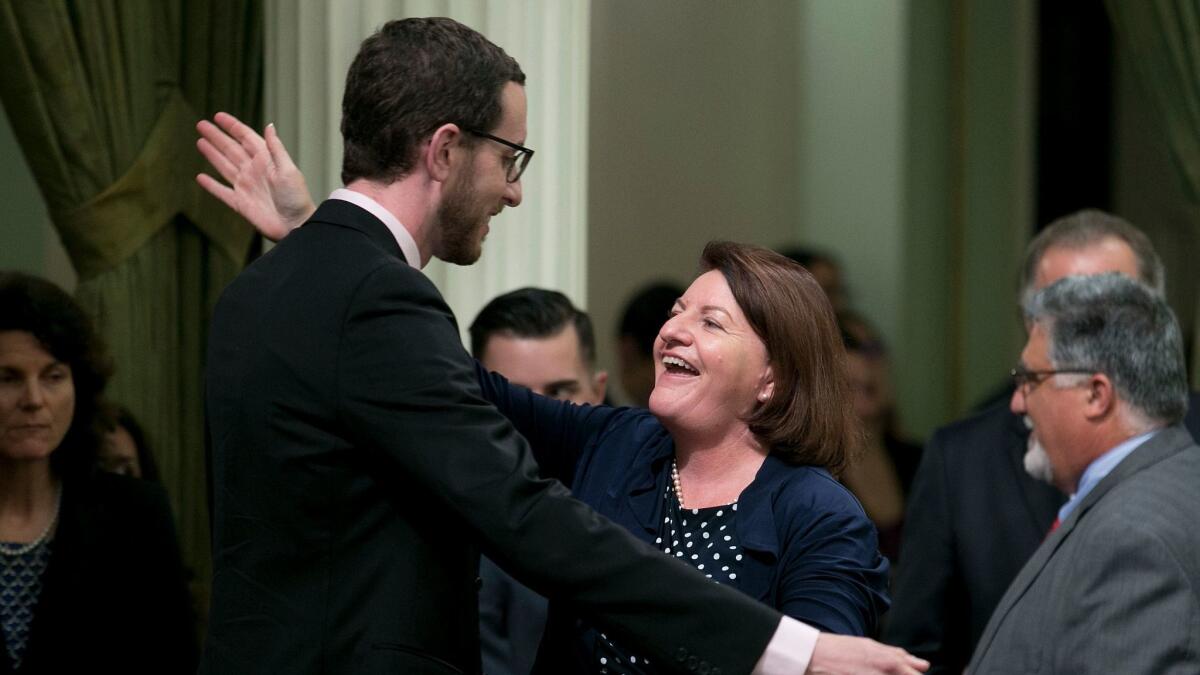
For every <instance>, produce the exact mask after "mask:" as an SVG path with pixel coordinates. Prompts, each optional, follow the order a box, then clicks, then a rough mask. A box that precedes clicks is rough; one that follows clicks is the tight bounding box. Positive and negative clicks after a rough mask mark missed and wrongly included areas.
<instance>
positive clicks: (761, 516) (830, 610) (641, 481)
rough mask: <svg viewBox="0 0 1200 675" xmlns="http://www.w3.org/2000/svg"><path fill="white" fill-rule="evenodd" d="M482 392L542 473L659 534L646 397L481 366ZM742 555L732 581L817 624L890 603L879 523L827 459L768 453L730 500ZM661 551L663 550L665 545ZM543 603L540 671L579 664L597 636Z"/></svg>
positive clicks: (873, 614)
mask: <svg viewBox="0 0 1200 675" xmlns="http://www.w3.org/2000/svg"><path fill="white" fill-rule="evenodd" d="M478 372H479V377H480V383H481V384H482V385H483V392H484V396H485V397H486V398H487V399H488V400H490V401H492V402H494V403H495V404H496V406H497V407H498V408H499V409H500V411H501V412H503V413H504V414H505V415H506V416H507V417H508V418H509V419H510V420H512V422H513V424H514V425H516V427H517V430H518V431H520V432H521V434H522V435H523V436H525V437H526V438H528V439H529V442H530V444H531V445H532V447H533V449H534V453H535V456H536V457H537V459H538V462H539V464H540V465H541V467H542V473H543V475H552V476H555V477H558V478H561V479H562V480H563V481H565V482H567V483H568V484H569V485H570V486H571V491H572V492H573V493H574V494H575V495H576V496H578V497H579V499H581V500H583V501H584V502H586V503H587V504H589V505H591V506H592V507H594V508H595V509H596V510H597V511H599V512H600V513H601V514H603V515H605V516H607V517H609V518H612V519H613V521H614V522H616V523H618V524H620V525H622V526H624V527H625V528H627V529H628V530H629V531H630V532H632V533H633V534H634V536H636V537H637V538H639V539H641V540H642V541H644V542H646V543H647V544H650V543H653V542H654V541H655V537H656V536H658V535H659V534H660V532H659V524H660V523H662V519H663V516H664V509H665V500H664V499H663V495H664V494H666V489H667V481H668V480H670V473H671V458H672V457H674V456H675V442H674V440H673V439H672V438H671V435H670V434H669V433H667V430H666V429H665V428H663V426H662V424H660V423H659V421H658V420H657V419H656V418H655V417H654V415H653V414H651V413H650V411H648V410H645V409H642V408H610V407H608V406H577V405H572V404H570V403H565V402H563V401H557V400H554V399H549V398H545V397H543V396H537V395H535V394H533V393H532V392H530V391H529V390H528V389H525V388H523V387H517V386H513V385H510V384H508V382H507V381H506V380H505V379H504V378H503V377H501V376H499V375H496V374H494V373H488V372H487V371H486V370H484V369H483V367H482V366H480V367H479V370H478ZM736 508H737V509H738V511H737V523H736V528H737V536H738V540H739V542H740V544H741V547H742V554H744V558H743V559H742V561H741V569H739V570H738V576H737V579H736V580H731V581H730V582H728V585H729V586H731V587H734V588H737V589H738V590H740V591H741V592H743V593H745V594H747V595H749V596H750V597H752V598H755V599H757V600H758V601H759V602H761V603H763V604H765V605H768V606H771V607H775V608H776V609H779V610H780V611H781V612H783V613H784V614H787V615H789V616H792V617H795V618H797V619H799V620H801V621H804V622H805V623H808V624H809V625H811V626H814V627H816V628H819V629H821V630H824V631H829V632H833V633H842V634H847V635H868V634H870V632H871V631H872V630H873V628H874V626H875V622H876V620H877V619H878V618H879V615H880V613H882V612H883V611H884V610H885V609H887V606H888V597H887V581H888V564H887V560H886V559H885V558H884V557H883V556H881V555H879V552H878V550H877V548H876V540H875V527H874V526H873V525H872V523H871V521H870V520H869V519H868V518H867V516H866V513H865V512H863V509H862V507H861V506H860V505H859V504H858V502H857V500H855V499H854V497H853V495H851V494H850V491H849V490H847V489H846V488H845V487H844V486H842V484H840V483H838V482H837V481H836V480H834V479H833V477H832V476H831V475H830V474H829V472H828V471H825V470H824V469H820V468H817V467H812V466H796V465H792V464H788V463H786V462H784V461H783V460H781V459H780V458H779V457H777V456H774V455H771V456H768V457H767V459H766V461H764V462H763V465H762V467H761V468H760V469H759V471H758V473H757V474H756V475H755V477H754V480H753V481H752V482H751V483H750V485H749V486H747V487H746V489H745V490H744V491H743V492H742V494H741V496H740V497H739V498H738V503H737V507H736ZM664 557H666V556H665V555H664ZM576 624H577V621H576V617H574V616H572V612H570V611H569V610H568V609H566V608H564V607H563V606H562V604H561V603H555V602H552V603H551V613H550V619H549V620H548V622H547V628H546V638H545V640H544V641H543V646H542V649H541V652H540V654H539V655H538V668H537V670H536V672H539V673H553V674H557V673H568V672H583V670H584V668H585V667H586V668H587V669H588V670H590V668H591V666H592V664H594V663H596V658H595V657H594V656H593V654H592V651H591V650H592V649H593V648H594V646H595V636H594V635H589V634H585V635H584V639H582V640H581V639H580V636H579V631H578V629H577V627H576Z"/></svg>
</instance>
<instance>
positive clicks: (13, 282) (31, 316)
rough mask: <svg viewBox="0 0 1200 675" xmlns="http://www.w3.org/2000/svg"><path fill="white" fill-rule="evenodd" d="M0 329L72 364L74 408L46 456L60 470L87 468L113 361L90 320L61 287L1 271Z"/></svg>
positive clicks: (62, 472)
mask: <svg viewBox="0 0 1200 675" xmlns="http://www.w3.org/2000/svg"><path fill="white" fill-rule="evenodd" d="M0 331H23V332H26V333H30V334H32V335H33V336H34V337H35V338H37V341H38V342H39V343H40V344H41V345H42V348H43V349H45V350H46V351H47V352H49V353H50V355H51V356H53V357H54V358H55V359H57V360H58V361H61V362H62V363H65V364H66V365H67V366H69V367H70V368H71V380H72V384H73V385H74V387H75V410H74V413H73V415H72V417H71V426H70V427H69V428H68V429H67V435H66V437H64V438H63V441H62V443H61V444H60V445H59V446H58V447H57V448H55V450H54V452H53V454H51V455H50V465H51V466H52V467H53V468H54V470H55V472H56V473H58V475H60V476H62V475H66V474H75V473H82V472H87V471H90V470H91V468H92V466H93V465H94V463H95V458H96V451H97V449H98V448H99V447H100V439H101V434H102V433H103V428H102V425H101V424H100V423H99V414H100V409H101V406H102V399H101V393H102V392H103V391H104V385H105V384H106V383H107V382H108V378H109V376H110V375H111V374H112V364H111V361H110V360H109V357H108V353H107V351H106V349H105V347H104V344H103V342H102V341H101V340H100V337H99V335H97V333H96V329H95V327H94V326H93V324H92V320H91V319H90V318H89V317H88V315H87V314H86V313H85V312H84V311H83V308H81V307H80V306H79V304H78V303H76V302H75V300H74V299H73V298H72V297H71V296H70V295H67V293H66V292H64V291H63V290H62V289H60V288H59V287H58V286H55V285H54V284H52V283H50V282H49V281H46V280H44V279H39V278H38V277H34V276H30V275H28V274H23V273H21V272H0Z"/></svg>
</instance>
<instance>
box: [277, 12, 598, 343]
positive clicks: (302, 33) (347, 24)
mask: <svg viewBox="0 0 1200 675" xmlns="http://www.w3.org/2000/svg"><path fill="white" fill-rule="evenodd" d="M590 5H591V2H590V0H525V1H522V2H500V1H497V0H424V1H421V0H390V1H388V0H361V1H357V0H291V1H288V0H268V1H267V59H266V61H267V63H266V110H267V119H268V120H271V121H274V122H275V124H276V127H277V128H278V129H279V133H280V136H281V137H282V138H283V140H284V142H285V143H286V144H287V146H288V148H290V149H291V150H292V154H293V156H294V157H295V159H296V161H297V163H298V164H299V166H300V168H301V169H302V170H303V171H304V174H305V176H306V177H307V178H308V182H309V185H310V187H311V188H312V190H313V192H314V194H315V195H316V196H318V197H320V196H323V195H326V194H328V193H329V192H330V191H331V190H332V189H333V188H335V187H338V186H339V185H340V181H339V175H340V173H341V160H342V139H341V134H340V133H339V131H338V125H339V123H340V121H341V99H342V88H343V86H344V84H345V77H346V70H347V69H348V68H349V67H350V62H351V61H352V60H353V58H354V54H355V53H356V52H357V51H358V46H359V43H361V41H362V40H363V39H364V38H366V37H367V36H368V35H370V34H371V33H372V32H374V31H375V30H376V29H377V28H378V27H379V26H380V25H382V24H383V23H385V22H387V21H390V20H392V19H398V18H403V17H410V16H449V17H451V18H453V19H456V20H458V21H461V22H462V23H464V24H466V25H468V26H471V27H472V28H474V29H476V30H478V31H480V32H481V33H483V34H484V35H486V36H487V37H488V39H490V40H491V41H493V42H495V43H496V44H498V45H500V46H501V47H503V48H504V50H505V51H507V52H508V53H509V54H510V55H512V56H513V57H514V58H515V59H517V61H518V62H519V63H520V64H521V68H522V70H524V71H525V75H526V77H527V78H528V87H527V90H526V94H527V96H528V100H529V138H528V139H527V142H526V145H527V146H529V147H531V148H533V149H534V150H535V151H536V153H537V154H536V155H535V156H534V158H533V162H532V163H531V164H530V165H529V169H528V170H527V171H526V172H525V175H524V177H522V179H521V180H522V184H523V188H524V201H523V202H522V204H521V206H520V208H517V209H505V210H504V212H503V213H502V214H501V215H499V216H497V217H496V218H494V219H493V220H492V223H491V233H490V234H489V235H488V240H487V242H486V244H485V245H484V254H483V258H482V259H481V260H480V262H478V263H476V264H475V265H473V266H472V267H469V268H456V269H450V266H448V265H445V264H444V263H441V262H440V261H434V262H432V263H431V264H430V265H429V266H428V267H426V268H425V272H426V274H428V275H429V277H430V278H431V279H433V281H434V283H436V284H437V285H438V288H440V289H441V291H442V293H443V295H445V297H446V300H447V301H448V302H449V303H450V306H451V307H452V308H453V309H454V312H455V314H456V315H457V316H458V318H459V323H460V328H461V329H462V330H463V333H464V335H465V332H466V328H467V326H468V325H469V324H470V322H471V320H472V319H473V318H474V317H475V314H476V313H477V312H478V311H479V309H480V308H481V307H482V306H483V304H484V303H486V302H487V301H488V300H489V299H491V298H492V297H494V296H496V295H498V294H500V293H503V292H505V291H508V290H512V289H514V288H519V287H521V286H541V287H546V288H553V289H557V290H560V291H562V292H564V293H566V294H567V295H568V296H570V297H571V299H572V300H574V301H575V303H576V304H578V305H580V306H581V307H582V306H583V305H584V303H585V300H586V298H585V297H584V292H585V289H586V279H587V276H586V275H587V270H586V260H587V256H586V251H585V247H586V244H587V221H586V216H587V189H586V188H587V176H586V170H587V95H588V43H589V34H588V30H589V20H590V15H591V11H590V8H591V7H590Z"/></svg>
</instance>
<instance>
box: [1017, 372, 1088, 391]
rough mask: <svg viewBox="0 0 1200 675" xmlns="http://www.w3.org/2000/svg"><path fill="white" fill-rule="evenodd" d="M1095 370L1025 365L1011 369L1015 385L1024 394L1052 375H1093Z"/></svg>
mask: <svg viewBox="0 0 1200 675" xmlns="http://www.w3.org/2000/svg"><path fill="white" fill-rule="evenodd" d="M1094 372H1096V371H1095V370H1085V369H1083V368H1063V369H1060V370H1026V369H1025V368H1024V367H1023V366H1017V367H1016V368H1013V369H1012V370H1010V371H1009V373H1008V374H1009V375H1011V376H1012V379H1013V385H1015V386H1016V388H1017V389H1020V390H1021V392H1022V393H1023V394H1028V393H1029V392H1031V391H1033V389H1034V388H1035V387H1037V386H1038V385H1039V384H1041V383H1043V382H1045V381H1046V378H1048V377H1050V376H1052V375H1091V374H1092V373H1094Z"/></svg>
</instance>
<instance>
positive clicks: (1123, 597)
mask: <svg viewBox="0 0 1200 675" xmlns="http://www.w3.org/2000/svg"><path fill="white" fill-rule="evenodd" d="M1076 532H1077V533H1078V530H1077V531H1076ZM1085 536H1086V540H1085V541H1084V542H1081V545H1082V550H1083V551H1085V552H1095V553H1094V554H1092V555H1090V556H1089V555H1082V556H1080V562H1081V563H1083V564H1078V565H1074V566H1073V567H1072V570H1071V581H1072V584H1073V585H1074V588H1075V589H1077V592H1072V591H1067V590H1064V591H1063V592H1064V593H1071V598H1070V602H1069V603H1066V607H1067V609H1068V612H1069V614H1068V615H1067V616H1066V617H1065V618H1064V620H1063V621H1062V622H1061V625H1056V626H1054V627H1053V629H1052V630H1053V632H1054V633H1055V634H1056V635H1058V636H1059V637H1058V638H1057V639H1056V640H1055V642H1056V644H1055V646H1054V654H1055V661H1056V663H1055V664H1054V666H1053V670H1054V671H1055V672H1062V673H1083V672H1091V671H1094V670H1096V668H1097V666H1098V664H1102V665H1103V670H1104V671H1105V672H1110V673H1193V674H1194V673H1200V600H1198V596H1197V594H1196V593H1197V589H1196V588H1195V587H1194V585H1193V583H1192V581H1193V580H1191V579H1190V578H1189V576H1188V574H1187V571H1186V569H1187V568H1186V567H1185V565H1184V564H1183V563H1182V562H1181V561H1180V560H1179V558H1178V557H1177V551H1175V550H1174V549H1172V547H1170V546H1169V545H1168V544H1167V543H1166V542H1164V541H1163V539H1162V538H1160V536H1159V535H1158V533H1156V532H1155V531H1154V530H1153V529H1148V528H1147V526H1146V523H1145V522H1138V521H1137V519H1135V518H1131V517H1115V518H1109V519H1106V520H1105V521H1104V522H1102V523H1100V524H1098V525H1096V526H1094V527H1090V528H1088V531H1087V534H1086V535H1085ZM1185 536H1186V535H1185Z"/></svg>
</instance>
